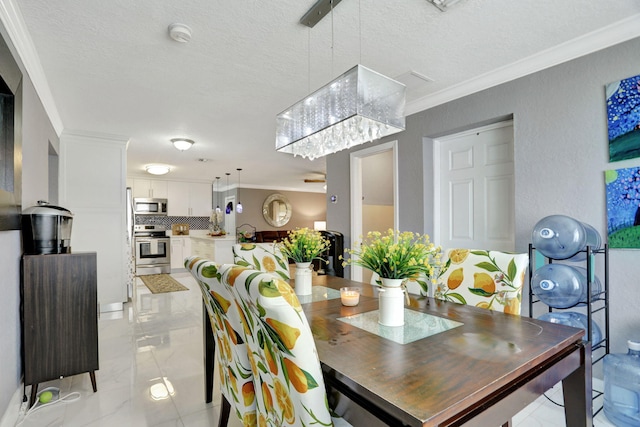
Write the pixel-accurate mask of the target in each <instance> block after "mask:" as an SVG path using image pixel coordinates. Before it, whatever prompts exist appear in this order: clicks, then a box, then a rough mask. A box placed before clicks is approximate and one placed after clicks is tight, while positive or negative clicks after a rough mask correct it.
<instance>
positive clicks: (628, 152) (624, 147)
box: [606, 75, 640, 162]
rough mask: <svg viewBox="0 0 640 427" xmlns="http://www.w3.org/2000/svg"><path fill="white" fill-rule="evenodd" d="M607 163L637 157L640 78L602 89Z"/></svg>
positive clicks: (639, 118) (639, 148) (639, 131)
mask: <svg viewBox="0 0 640 427" xmlns="http://www.w3.org/2000/svg"><path fill="white" fill-rule="evenodd" d="M606 96H607V125H608V130H609V161H611V162H617V161H619V160H625V159H632V158H634V157H640V75H637V76H634V77H629V78H627V79H624V80H620V81H617V82H613V83H609V84H608V85H607V86H606Z"/></svg>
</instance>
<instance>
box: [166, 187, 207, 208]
mask: <svg viewBox="0 0 640 427" xmlns="http://www.w3.org/2000/svg"><path fill="white" fill-rule="evenodd" d="M168 194H169V196H168V199H169V201H168V203H169V206H168V209H169V216H206V217H208V216H209V215H211V197H212V189H211V184H209V183H206V182H182V181H169V183H168Z"/></svg>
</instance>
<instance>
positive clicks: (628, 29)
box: [405, 13, 640, 116]
mask: <svg viewBox="0 0 640 427" xmlns="http://www.w3.org/2000/svg"><path fill="white" fill-rule="evenodd" d="M636 37H640V13H638V14H635V15H631V16H629V17H628V18H625V19H623V20H621V21H618V22H616V23H614V24H611V25H608V26H606V27H603V28H601V29H599V30H596V31H593V32H591V33H589V34H585V35H583V36H580V37H577V38H575V39H573V40H569V41H567V42H565V43H562V44H559V45H557V46H554V47H552V48H549V49H546V50H544V51H542V52H539V53H536V54H534V55H531V56H529V57H527V58H524V59H521V60H519V61H516V62H514V63H512V64H509V65H506V66H504V67H500V68H498V69H496V70H492V71H490V72H488V73H485V74H481V75H479V76H477V77H474V78H472V79H469V80H467V81H464V82H462V83H459V84H456V85H453V86H450V87H448V88H446V89H443V90H441V91H438V92H434V93H432V94H430V95H426V96H424V97H422V98H420V99H417V100H415V101H411V102H408V103H407V106H406V108H405V114H406V115H407V116H408V115H411V114H415V113H417V112H420V111H423V110H427V109H429V108H433V107H436V106H438V105H441V104H444V103H446V102H450V101H453V100H455V99H458V98H462V97H464V96H467V95H471V94H473V93H476V92H480V91H481V90H485V89H489V88H491V87H494V86H498V85H500V84H502V83H506V82H509V81H512V80H515V79H518V78H520V77H524V76H526V75H529V74H532V73H535V72H538V71H542V70H544V69H546V68H550V67H553V66H555V65H558V64H562V63H563V62H568V61H571V60H572V59H576V58H579V57H581V56H584V55H588V54H590V53H593V52H596V51H598V50H602V49H605V48H607V47H611V46H614V45H616V44H619V43H622V42H625V41H628V40H631V39H634V38H636Z"/></svg>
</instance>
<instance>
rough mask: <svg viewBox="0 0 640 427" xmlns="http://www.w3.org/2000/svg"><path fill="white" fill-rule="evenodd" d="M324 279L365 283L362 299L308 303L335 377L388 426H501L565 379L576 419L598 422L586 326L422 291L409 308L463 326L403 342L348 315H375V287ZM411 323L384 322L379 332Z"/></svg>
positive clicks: (573, 422)
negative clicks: (487, 307)
mask: <svg viewBox="0 0 640 427" xmlns="http://www.w3.org/2000/svg"><path fill="white" fill-rule="evenodd" d="M314 284H316V285H321V286H325V287H327V288H333V289H339V288H340V287H344V286H351V287H359V288H361V289H362V294H363V295H362V296H361V299H360V303H359V304H358V305H357V306H353V307H346V306H343V305H342V304H341V302H340V299H339V298H337V299H328V300H320V301H314V302H310V303H308V304H303V310H304V312H305V314H306V316H307V319H308V321H309V323H310V325H311V330H312V331H313V335H314V338H315V342H316V348H317V350H318V355H319V358H320V362H321V364H322V368H323V371H324V373H325V381H326V382H327V383H328V384H329V385H331V386H332V387H334V388H335V389H337V390H338V391H340V392H341V393H343V394H345V395H346V396H347V397H349V398H350V399H351V400H353V401H354V402H356V403H358V404H359V405H360V406H362V407H363V408H365V409H367V410H368V411H370V412H372V413H373V414H374V415H376V416H377V417H379V418H380V419H382V420H383V421H385V422H386V423H387V424H389V425H397V426H400V425H405V426H499V425H502V424H503V423H505V422H506V421H507V420H509V419H510V418H511V417H513V416H514V415H515V414H517V413H518V412H519V411H521V410H522V409H524V408H525V407H526V406H527V405H529V404H530V403H531V402H533V401H534V400H535V399H537V398H538V397H539V396H540V395H541V394H542V393H544V392H545V391H547V390H548V389H550V388H551V387H552V386H553V385H555V384H556V383H558V382H559V381H562V385H563V394H564V403H565V416H566V425H567V426H569V427H572V426H589V427H590V426H592V407H591V347H590V345H589V343H587V342H583V341H582V336H583V333H584V331H582V330H580V329H576V328H570V327H567V326H563V325H557V324H552V323H548V322H543V321H539V320H536V319H531V318H528V317H521V316H517V315H510V314H504V313H500V312H495V311H491V310H485V309H482V308H477V307H472V306H468V305H462V304H456V303H452V302H446V301H441V300H437V299H432V298H427V297H416V296H412V298H411V303H410V305H409V306H408V307H407V308H406V310H414V311H417V312H419V313H423V314H425V315H428V316H429V317H430V316H433V317H434V318H438V319H445V320H447V321H453V322H454V323H458V324H460V325H459V326H455V327H452V328H451V329H448V330H445V331H443V332H439V333H435V334H433V335H430V336H426V337H424V338H421V339H416V340H415V341H412V342H409V343H399V342H395V341H393V340H391V339H388V338H383V337H381V336H380V335H379V334H378V333H372V332H370V331H367V330H364V329H361V328H360V327H357V326H354V325H353V324H351V323H349V322H348V320H349V319H350V318H354V317H357V316H362V315H363V314H366V313H369V314H370V315H374V316H375V311H376V310H377V309H378V300H377V298H376V297H375V295H374V294H375V289H373V287H372V286H370V285H368V284H363V283H358V282H352V281H349V280H346V279H343V278H339V277H333V276H324V277H321V278H319V279H317V280H316V283H314ZM408 314H413V313H408ZM340 319H342V320H340ZM409 326H415V325H406V326H405V327H409ZM405 327H382V326H381V327H380V330H381V332H380V331H379V333H382V332H387V333H388V332H389V329H401V328H405Z"/></svg>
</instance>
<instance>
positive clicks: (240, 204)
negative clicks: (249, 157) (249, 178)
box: [236, 168, 242, 213]
mask: <svg viewBox="0 0 640 427" xmlns="http://www.w3.org/2000/svg"><path fill="white" fill-rule="evenodd" d="M236 170H237V171H238V203H236V212H237V213H242V202H241V201H240V171H241V170H242V169H241V168H238V169H236Z"/></svg>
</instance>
